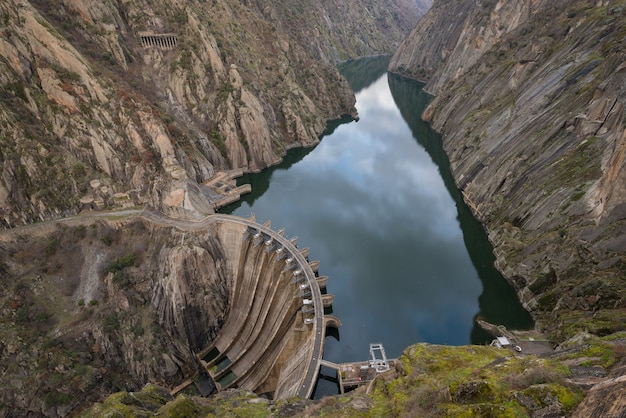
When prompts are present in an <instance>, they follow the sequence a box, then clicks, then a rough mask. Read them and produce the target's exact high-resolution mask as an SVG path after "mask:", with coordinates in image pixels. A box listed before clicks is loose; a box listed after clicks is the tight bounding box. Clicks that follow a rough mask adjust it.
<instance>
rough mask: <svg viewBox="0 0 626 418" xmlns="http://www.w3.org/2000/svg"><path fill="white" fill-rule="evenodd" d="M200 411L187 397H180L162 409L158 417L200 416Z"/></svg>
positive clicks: (181, 417) (180, 417)
mask: <svg viewBox="0 0 626 418" xmlns="http://www.w3.org/2000/svg"><path fill="white" fill-rule="evenodd" d="M199 411H200V409H199V408H198V406H196V404H195V403H194V402H193V401H192V400H191V399H190V398H188V397H187V396H185V395H179V396H177V397H176V399H174V400H173V401H171V402H168V403H167V404H166V405H165V406H163V407H161V409H160V410H159V413H158V416H160V417H167V418H183V417H194V416H198V413H199Z"/></svg>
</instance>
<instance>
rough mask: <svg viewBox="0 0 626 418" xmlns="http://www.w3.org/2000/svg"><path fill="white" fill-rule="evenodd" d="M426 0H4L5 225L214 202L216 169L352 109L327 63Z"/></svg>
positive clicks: (312, 133)
mask: <svg viewBox="0 0 626 418" xmlns="http://www.w3.org/2000/svg"><path fill="white" fill-rule="evenodd" d="M425 5H427V3H425V2H423V1H415V0H413V1H409V0H407V1H404V2H391V1H389V2H371V1H365V0H354V1H349V2H345V1H326V2H323V3H321V4H320V3H314V5H308V3H307V5H304V6H303V5H302V3H301V2H295V1H277V0H276V1H265V2H263V1H257V2H239V1H234V0H215V1H210V2H204V1H190V2H182V3H181V2H176V1H168V0H159V1H156V2H154V1H153V2H146V1H141V0H140V1H119V2H93V1H87V0H64V1H61V2H56V3H54V4H52V3H50V2H47V1H42V0H8V1H5V2H2V4H0V163H1V171H0V220H1V221H0V223H1V224H2V225H3V226H4V227H12V226H15V225H17V224H22V223H28V222H32V221H34V220H38V219H44V218H51V217H58V216H60V215H62V214H66V213H71V212H76V211H79V210H81V209H84V208H103V207H124V206H133V205H136V204H142V205H143V204H151V205H154V206H156V207H159V208H161V209H162V210H164V211H167V212H168V213H172V214H178V215H181V214H185V215H189V216H192V215H193V214H197V213H207V212H210V211H211V210H212V207H211V204H210V202H209V201H208V199H207V194H208V193H207V190H205V188H204V187H203V186H202V183H203V182H205V181H207V180H208V179H210V178H212V177H213V176H214V175H215V173H216V172H217V171H220V170H230V169H243V170H244V171H258V170H261V169H262V168H264V167H267V166H269V165H272V164H275V163H277V162H278V161H280V159H281V156H282V155H283V153H284V152H285V150H286V149H288V148H290V147H294V146H306V145H311V144H314V143H316V142H317V141H318V135H319V134H320V133H321V132H322V131H323V129H324V127H325V124H326V121H327V120H328V119H332V118H337V117H339V116H341V115H343V114H351V115H354V112H355V110H354V107H353V104H354V98H353V95H352V93H351V91H350V89H349V87H348V86H347V84H346V83H345V81H344V80H343V79H342V78H341V77H340V75H339V74H338V72H337V71H336V69H335V68H334V67H333V65H332V64H334V63H335V60H337V59H345V58H349V57H354V56H355V54H376V53H382V52H390V51H391V50H392V48H393V47H394V45H395V44H396V43H397V42H399V41H400V39H401V38H402V36H404V34H406V33H408V31H409V30H410V28H411V27H412V25H413V24H414V23H415V21H416V20H417V19H418V17H419V13H420V10H423V9H420V7H424V6H425ZM383 6H385V7H383ZM357 38H359V39H365V40H366V41H364V42H362V43H359V44H358V45H357V44H355V41H354V40H355V39H357ZM305 41H306V42H305Z"/></svg>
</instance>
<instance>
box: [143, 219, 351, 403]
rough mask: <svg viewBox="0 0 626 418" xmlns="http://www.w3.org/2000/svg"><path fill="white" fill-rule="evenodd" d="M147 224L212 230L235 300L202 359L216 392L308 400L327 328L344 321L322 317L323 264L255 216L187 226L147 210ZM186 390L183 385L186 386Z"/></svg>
mask: <svg viewBox="0 0 626 418" xmlns="http://www.w3.org/2000/svg"><path fill="white" fill-rule="evenodd" d="M142 216H143V217H144V218H145V219H147V220H149V221H151V222H155V223H160V224H165V225H170V226H174V227H176V228H178V229H181V230H185V231H194V230H196V231H198V230H204V229H212V231H213V232H214V233H215V234H216V237H217V238H218V240H219V241H220V242H221V244H222V246H223V249H224V251H225V254H224V256H225V257H224V259H225V262H226V263H228V269H229V271H231V272H232V276H231V277H232V278H233V279H232V280H233V283H231V284H230V287H231V298H230V300H231V303H230V306H229V311H228V312H227V317H226V320H225V323H224V325H223V327H222V329H221V331H220V334H219V335H218V337H217V338H216V339H215V340H214V341H213V342H212V343H211V344H210V345H209V346H207V347H205V348H204V349H202V350H200V351H199V352H198V353H196V354H197V358H198V361H199V363H200V364H201V365H202V367H203V368H204V369H205V370H206V373H207V374H208V375H209V376H211V378H212V379H213V381H214V382H215V384H216V386H217V389H218V390H224V389H227V388H232V387H238V388H242V389H247V390H251V391H254V392H256V393H258V394H267V395H269V396H272V397H273V398H275V399H285V398H288V397H291V396H299V397H303V398H309V397H311V395H312V392H313V389H314V387H315V383H316V381H317V378H318V373H319V370H320V364H321V361H322V354H323V350H324V338H325V335H326V327H327V326H331V327H339V326H340V325H341V323H340V321H339V320H338V319H337V318H335V317H333V316H331V315H325V314H324V307H325V306H328V305H330V304H331V303H332V296H331V295H322V292H321V288H324V287H325V286H326V281H327V277H318V275H317V268H318V266H319V262H318V261H313V262H310V261H309V260H308V253H309V250H308V249H307V248H305V249H298V248H297V238H291V239H288V238H286V237H285V235H284V230H280V231H275V230H273V229H271V227H270V223H269V221H268V222H266V223H265V224H263V225H261V224H258V223H256V222H255V221H254V218H250V219H244V218H240V217H236V216H230V215H210V216H208V217H206V218H204V219H203V220H202V221H198V222H194V221H182V220H174V219H170V218H165V217H164V216H162V215H158V214H155V213H151V212H144V214H143V215H142ZM183 386H184V385H183Z"/></svg>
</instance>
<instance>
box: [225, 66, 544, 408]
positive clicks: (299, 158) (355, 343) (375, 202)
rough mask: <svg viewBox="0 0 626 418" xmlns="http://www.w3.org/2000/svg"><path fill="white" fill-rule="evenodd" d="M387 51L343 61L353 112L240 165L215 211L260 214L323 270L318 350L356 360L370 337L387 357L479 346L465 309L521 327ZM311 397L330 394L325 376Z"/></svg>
mask: <svg viewBox="0 0 626 418" xmlns="http://www.w3.org/2000/svg"><path fill="white" fill-rule="evenodd" d="M387 62H388V57H376V58H365V59H361V60H357V61H352V62H348V63H344V64H342V65H341V66H340V71H341V72H342V74H344V76H345V77H346V78H347V79H348V81H349V82H350V85H351V86H352V88H353V90H354V91H355V93H356V99H357V102H356V106H357V110H358V112H359V117H360V120H359V121H358V122H350V123H345V122H347V121H345V120H343V121H337V122H335V123H333V124H330V125H329V129H328V132H327V134H326V135H325V136H324V137H323V138H322V141H321V142H320V144H319V145H317V146H316V147H314V148H310V149H295V150H290V151H289V153H288V154H287V156H286V158H285V160H284V161H283V163H281V164H280V165H278V166H276V167H273V168H270V169H267V170H264V171H263V172H261V173H259V174H254V175H246V176H244V177H243V178H242V179H240V183H250V184H251V185H252V190H253V191H252V193H251V194H249V195H247V196H244V198H243V199H242V200H241V201H239V202H237V203H235V204H233V205H231V206H228V207H226V208H223V209H222V211H221V212H223V213H232V214H234V215H239V216H244V217H247V216H249V215H250V213H254V214H255V216H256V219H257V221H260V222H264V221H265V220H271V222H272V227H274V228H283V227H284V228H285V230H286V235H287V236H298V246H299V247H300V248H305V247H310V254H309V259H310V260H320V261H321V265H320V269H319V274H320V275H322V276H329V277H330V279H329V281H328V287H327V292H328V293H331V294H333V295H335V300H334V303H333V307H332V314H333V315H335V316H337V317H338V318H339V319H340V320H341V321H342V323H343V325H342V327H341V328H340V330H339V331H338V334H337V333H332V335H329V336H327V337H326V341H325V350H324V358H325V359H327V360H330V361H333V362H337V363H339V362H348V361H361V360H366V359H367V357H368V354H369V343H370V342H382V343H383V344H384V346H385V350H386V352H387V356H388V357H390V358H394V357H398V356H399V355H400V354H401V353H402V350H403V349H404V348H406V347H407V346H408V345H410V344H413V343H417V342H428V343H433V344H448V345H463V344H469V343H473V344H484V343H485V342H487V341H488V339H489V338H488V336H487V335H485V334H484V333H483V332H482V331H481V330H480V329H478V328H477V327H476V326H475V323H474V319H475V318H476V317H477V316H480V317H481V318H484V319H486V320H487V321H490V322H493V323H497V324H503V325H505V326H507V327H509V328H511V329H525V328H529V327H532V320H531V318H530V315H529V314H528V313H527V312H526V311H525V310H524V309H523V308H522V307H521V305H520V303H519V302H518V300H517V298H516V295H515V293H514V291H513V289H512V288H511V287H510V286H509V285H508V283H507V282H506V281H505V280H504V278H502V276H501V275H500V274H499V273H498V271H497V270H496V269H495V268H494V267H493V262H494V256H493V252H492V248H491V246H490V244H489V242H488V240H487V237H486V235H485V232H484V230H483V228H482V226H481V225H480V224H479V223H478V222H477V221H476V220H475V219H474V218H473V216H472V213H471V212H470V211H469V209H468V208H467V206H466V205H465V203H464V202H463V200H462V198H461V195H460V193H459V191H458V190H457V189H456V187H455V185H454V181H453V179H452V176H451V173H450V168H449V162H448V159H447V157H446V155H445V153H444V152H443V149H442V146H441V138H440V137H439V135H437V134H436V133H435V132H434V131H432V130H431V129H430V128H429V126H428V125H427V124H425V123H423V122H422V121H421V120H420V118H419V116H420V114H421V112H422V110H423V109H424V107H425V106H426V104H427V103H428V100H429V97H428V96H427V95H426V94H425V93H423V91H422V89H421V85H420V84H419V83H417V82H415V81H412V80H407V79H404V78H401V77H398V76H396V75H391V74H387V73H386V65H387ZM322 372H323V374H327V375H329V376H331V377H326V378H322V379H320V381H319V382H318V386H317V389H316V393H315V397H320V396H322V395H325V394H334V393H337V386H336V383H335V382H334V380H333V378H332V376H333V375H334V372H331V371H329V370H325V368H323V370H322Z"/></svg>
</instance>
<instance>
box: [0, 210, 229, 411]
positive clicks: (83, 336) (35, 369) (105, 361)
mask: <svg viewBox="0 0 626 418" xmlns="http://www.w3.org/2000/svg"><path fill="white" fill-rule="evenodd" d="M224 251H225V250H224V246H223V242H220V241H219V240H218V239H217V238H216V234H215V231H213V230H212V229H210V228H209V229H206V230H204V231H199V232H187V233H185V232H182V231H180V230H177V229H174V228H169V227H159V226H157V225H154V224H151V223H148V222H146V221H144V220H140V219H137V218H135V219H132V218H128V219H126V220H123V221H121V220H119V219H115V217H114V216H111V217H110V218H109V219H107V218H99V219H98V218H93V219H91V220H88V219H84V220H83V221H78V220H77V221H74V222H71V221H70V222H66V223H60V224H50V223H49V224H44V225H36V226H33V227H32V228H31V229H29V230H27V231H26V230H25V231H22V233H20V234H13V233H12V231H11V232H8V231H4V232H3V233H2V234H0V294H1V296H0V306H1V308H0V324H1V331H0V365H1V368H2V370H3V373H2V376H0V416H26V415H28V414H29V413H30V414H34V415H35V416H42V415H44V416H66V415H67V414H68V413H69V412H70V411H76V410H80V409H81V408H82V407H84V406H85V405H88V404H90V403H91V402H94V401H95V400H98V399H100V398H101V397H102V396H105V395H107V394H109V393H111V392H112V391H116V390H137V389H139V388H141V387H142V386H143V385H144V384H145V382H159V383H161V384H163V385H166V386H168V387H173V386H175V385H177V384H179V383H181V382H182V381H183V380H184V379H185V378H188V377H189V376H191V375H193V374H195V373H196V372H197V365H196V359H195V353H196V352H198V351H199V350H200V349H202V348H204V347H205V346H206V345H207V344H208V343H209V342H210V341H212V340H213V339H214V338H215V336H216V335H217V333H218V332H219V330H220V328H221V325H222V322H223V320H224V318H225V316H226V312H227V310H228V306H229V303H230V286H231V285H232V281H233V278H232V272H229V271H228V269H227V267H226V265H227V260H226V257H225V256H224Z"/></svg>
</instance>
